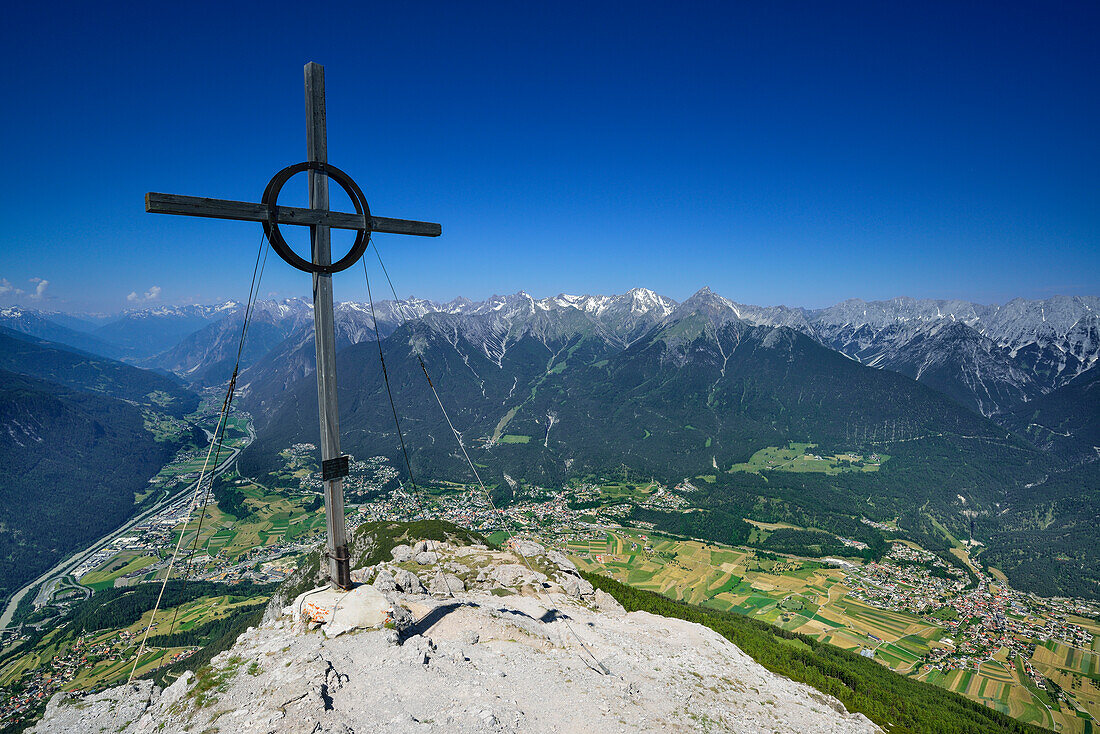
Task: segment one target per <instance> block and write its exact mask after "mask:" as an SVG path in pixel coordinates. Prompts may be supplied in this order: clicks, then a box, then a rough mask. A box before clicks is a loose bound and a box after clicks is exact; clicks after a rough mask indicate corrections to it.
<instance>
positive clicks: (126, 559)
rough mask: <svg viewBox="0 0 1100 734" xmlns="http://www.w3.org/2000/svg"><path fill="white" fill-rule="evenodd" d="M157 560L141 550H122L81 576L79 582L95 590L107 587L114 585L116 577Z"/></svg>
mask: <svg viewBox="0 0 1100 734" xmlns="http://www.w3.org/2000/svg"><path fill="white" fill-rule="evenodd" d="M159 560H160V559H159V558H156V557H154V556H150V555H148V554H146V553H143V552H142V551H137V550H135V551H123V552H122V553H119V554H117V555H116V556H114V557H113V558H111V559H110V560H109V561H107V562H106V563H104V564H103V565H102V566H100V567H99V568H97V569H94V570H93V571H90V572H88V573H86V574H84V575H83V576H81V577H80V583H81V585H82V586H87V587H90V588H92V589H94V590H96V591H99V590H101V589H109V588H111V587H113V586H114V585H115V580H116V579H119V578H122V577H123V576H126V575H128V574H132V573H134V572H136V571H140V570H141V569H143V568H147V567H149V566H151V565H153V564H154V563H156V562H157V561H159Z"/></svg>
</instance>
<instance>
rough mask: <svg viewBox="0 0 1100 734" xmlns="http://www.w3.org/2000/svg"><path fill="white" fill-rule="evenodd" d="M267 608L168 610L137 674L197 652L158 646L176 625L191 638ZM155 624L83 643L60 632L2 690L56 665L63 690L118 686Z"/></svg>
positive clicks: (14, 669)
mask: <svg viewBox="0 0 1100 734" xmlns="http://www.w3.org/2000/svg"><path fill="white" fill-rule="evenodd" d="M168 601H170V600H168ZM266 603H267V597H265V596H253V597H243V596H235V595H232V594H228V593H227V594H225V595H222V596H211V597H202V598H201V599H196V600H193V601H189V602H186V603H184V604H180V605H179V606H178V608H177V607H175V606H168V607H165V608H162V609H161V610H160V611H159V612H158V613H157V618H156V623H155V624H154V626H153V628H152V631H151V633H150V637H149V643H148V646H147V648H146V651H145V652H144V653H143V654H142V657H141V662H140V663H139V664H138V668H137V674H138V675H139V676H140V675H142V674H143V673H146V672H149V671H152V670H154V669H156V668H159V667H161V666H162V665H166V664H168V663H170V662H172V661H174V660H176V659H178V658H179V657H181V656H183V655H186V654H187V653H189V652H190V651H191V650H193V649H194V648H193V647H188V646H174V647H160V646H158V645H157V644H156V643H157V635H158V634H161V635H164V634H168V632H169V629H168V628H169V626H170V625H171V622H172V620H173V619H174V620H175V625H174V627H173V630H174V631H175V632H177V633H179V632H187V631H190V630H193V629H195V628H197V627H200V626H201V625H204V624H206V623H208V622H213V621H216V620H220V619H224V618H225V617H227V616H229V615H231V614H234V613H236V612H239V611H242V610H246V609H254V608H256V607H257V605H261V606H262V605H263V604H266ZM151 621H152V612H151V611H149V612H145V614H143V615H142V616H141V618H140V619H139V620H137V621H136V622H134V623H132V624H130V625H127V626H125V627H116V628H111V629H103V630H96V631H94V632H91V633H88V634H86V635H83V636H82V637H78V636H76V635H74V634H73V633H72V632H71V631H69V630H68V629H65V628H62V629H56V630H54V631H52V632H50V633H49V634H47V635H46V636H45V637H43V638H42V639H41V640H40V641H39V642H38V644H37V645H35V647H34V649H33V650H28V651H27V652H26V653H23V654H21V655H17V656H15V657H14V658H12V659H11V660H9V661H8V662H7V663H6V664H5V665H4V666H3V667H2V668H0V686H10V685H11V684H13V683H15V682H16V681H18V680H19V679H20V678H22V677H23V675H24V674H25V673H27V672H28V671H32V670H35V669H39V668H44V667H46V666H50V665H52V666H53V668H54V670H55V671H56V672H58V673H59V674H61V675H63V676H65V678H66V681H65V683H64V684H63V685H62V686H61V688H62V689H63V690H89V689H91V688H94V687H97V686H106V685H113V684H117V683H119V682H121V681H123V680H125V679H126V678H127V677H128V676H129V674H130V669H131V668H132V667H133V664H134V658H133V655H134V652H135V647H136V645H137V643H138V642H140V639H141V636H142V635H143V634H144V631H145V628H146V627H147V626H148V625H149V624H150V622H151Z"/></svg>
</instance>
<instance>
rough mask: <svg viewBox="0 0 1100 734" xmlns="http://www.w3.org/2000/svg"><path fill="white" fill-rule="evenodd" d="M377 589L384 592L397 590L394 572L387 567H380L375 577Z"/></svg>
mask: <svg viewBox="0 0 1100 734" xmlns="http://www.w3.org/2000/svg"><path fill="white" fill-rule="evenodd" d="M373 586H374V588H375V589H378V591H381V592H382V593H383V594H385V593H389V592H394V591H397V580H396V579H394V577H393V574H391V573H390V572H389V571H387V570H385V569H380V570H379V571H378V575H377V576H375V577H374V584H373Z"/></svg>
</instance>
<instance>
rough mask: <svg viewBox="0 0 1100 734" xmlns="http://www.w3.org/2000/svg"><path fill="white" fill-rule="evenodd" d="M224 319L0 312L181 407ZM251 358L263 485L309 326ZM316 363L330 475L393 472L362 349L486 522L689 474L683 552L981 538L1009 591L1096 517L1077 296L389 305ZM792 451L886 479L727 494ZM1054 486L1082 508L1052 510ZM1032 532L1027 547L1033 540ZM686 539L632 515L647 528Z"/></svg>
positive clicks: (640, 293) (1098, 304)
mask: <svg viewBox="0 0 1100 734" xmlns="http://www.w3.org/2000/svg"><path fill="white" fill-rule="evenodd" d="M242 319H243V307H242V306H241V304H237V303H234V302H227V303H224V304H220V305H216V306H207V307H182V308H178V309H177V308H170V307H161V308H158V309H151V310H146V311H140V312H133V313H130V314H127V315H125V316H124V317H123V318H121V319H118V320H116V321H113V322H109V323H106V324H99V325H91V326H92V328H91V333H90V334H89V333H88V332H87V331H83V332H78V331H76V330H75V329H68V330H67V331H65V330H64V329H67V327H63V326H62V325H61V324H59V323H56V322H52V321H50V318H49V315H46V314H41V313H35V312H30V311H23V310H21V309H6V310H4V311H2V312H0V323H2V324H3V325H6V326H8V327H9V328H12V329H16V330H17V331H21V332H24V333H25V334H33V333H35V332H36V331H37V332H38V333H39V334H43V333H49V334H50V335H51V336H53V337H55V338H56V339H58V340H61V341H64V339H62V337H64V338H68V339H71V340H76V339H78V338H92V339H95V340H97V341H96V342H95V343H92V344H91V346H96V347H97V348H99V349H100V350H101V351H100V352H99V353H101V354H103V353H105V352H107V351H111V352H112V353H113V354H115V355H121V357H122V358H123V359H125V360H126V361H128V362H130V363H131V364H133V365H137V366H140V367H142V368H145V369H144V370H138V371H140V372H143V373H144V374H153V373H157V372H159V373H161V374H162V375H171V376H172V377H171V379H172V380H176V381H182V382H184V383H186V384H188V385H189V386H190V387H191V388H192V389H193V390H202V389H205V388H209V387H216V386H219V385H222V384H224V382H225V381H226V380H227V379H228V378H229V376H230V373H231V370H232V366H233V364H234V361H235V358H236V355H237V349H238V345H239V340H240V335H241V328H242V325H243V322H242ZM375 319H377V331H378V338H379V339H380V343H376V342H375V339H376V336H375ZM157 324H162V325H163V327H162V328H161V330H160V331H159V332H158V331H157V329H158V327H157ZM50 328H52V329H53V331H48V332H47V329H50ZM188 329H190V331H188ZM183 332H186V333H183ZM74 334H75V335H76V336H73V335H74ZM153 334H158V335H157V336H155V337H154V336H152V335H153ZM181 334H182V335H181ZM248 335H249V336H248V339H247V341H246V344H245V348H244V350H243V352H242V371H241V374H240V376H239V378H238V382H237V385H238V388H239V389H240V395H239V404H240V405H241V406H243V407H244V408H246V409H248V410H249V411H250V412H251V413H252V414H253V417H254V419H255V424H256V428H257V439H256V441H255V442H254V443H253V444H252V446H250V447H249V449H248V450H247V451H246V452H244V454H242V457H241V461H240V463H241V467H242V469H243V470H244V471H246V472H248V473H251V474H253V475H262V474H265V473H267V472H270V471H272V469H273V467H274V466H276V465H277V461H278V453H279V452H280V451H281V450H283V449H284V448H285V447H286V446H288V445H290V444H292V443H298V442H315V433H316V430H317V428H316V425H317V423H316V410H317V408H316V388H315V385H314V384H313V380H312V379H311V378H310V375H311V373H312V372H313V369H314V356H313V351H314V345H313V318H312V308H311V305H310V304H309V303H308V302H306V301H304V300H301V299H287V300H283V301H261V302H260V303H259V304H258V305H257V307H256V310H255V313H254V316H253V318H252V321H251V323H250V326H249V331H248ZM42 338H48V337H42ZM108 339H110V341H107V340H108ZM336 339H337V349H338V356H337V371H338V375H339V377H338V383H339V393H340V405H341V415H340V421H341V431H342V436H343V447H344V450H345V451H347V452H350V453H353V454H355V455H357V456H373V455H385V456H388V457H390V458H391V459H392V460H393V461H394V462H395V463H396V464H397V465H398V466H401V465H402V461H403V459H402V456H401V454H400V450H399V442H398V440H397V434H396V430H395V428H394V423H393V416H392V413H391V411H390V407H389V398H388V395H389V391H387V389H386V386H385V384H384V382H383V375H382V370H381V368H380V365H379V361H378V356H379V349H380V348H381V351H382V353H383V354H384V355H385V360H386V363H387V373H388V376H389V379H390V390H391V391H392V394H393V396H394V400H395V402H396V405H397V409H398V413H399V416H400V419H401V422H402V425H401V427H402V429H403V432H404V435H405V440H406V443H407V445H408V447H409V451H410V459H411V467H412V471H413V475H414V476H415V477H416V478H418V479H421V480H427V481H429V482H430V481H433V480H441V479H450V480H455V479H459V480H469V479H472V476H468V474H469V469H468V467H467V466H466V461H465V458H464V456H463V454H462V451H461V450H460V447H459V445H458V443H457V442H456V441H455V437H454V436H453V435H452V433H451V429H450V427H449V426H448V425H447V421H446V419H445V418H444V416H443V414H442V413H441V412H440V410H439V406H438V405H437V404H436V398H435V393H434V392H433V391H432V390H431V387H430V386H429V385H428V383H427V381H426V380H425V379H424V374H423V370H425V369H426V370H427V371H428V372H429V374H430V375H431V377H432V379H433V381H434V385H435V387H436V388H437V389H438V393H439V398H440V400H441V401H442V402H443V404H444V406H445V408H446V409H447V411H448V413H449V415H450V419H451V421H452V422H453V424H454V426H455V428H456V429H457V431H458V433H459V434H460V436H461V440H462V444H463V447H464V448H465V449H466V450H467V451H468V452H469V453H470V455H471V458H472V460H473V461H474V462H475V463H477V464H479V465H480V466H481V467H482V468H481V473H482V475H483V478H484V479H485V480H486V481H487V482H488V483H490V484H492V485H493V487H494V488H495V489H494V492H495V493H496V494H497V495H498V496H499V497H500V499H501V500H502V501H510V499H512V498H514V497H517V496H521V495H522V494H523V493H524V492H527V491H537V490H532V488H537V487H539V486H547V485H550V486H552V485H553V484H554V483H557V482H564V481H573V480H577V479H583V478H584V477H586V476H594V475H596V476H598V475H606V473H607V472H609V471H622V472H623V473H624V475H631V473H633V475H634V476H637V477H642V476H645V477H647V478H649V477H653V478H660V479H662V480H664V481H668V482H675V481H679V480H681V479H683V478H684V477H698V476H700V475H706V476H707V481H706V482H701V483H700V482H699V481H698V480H696V483H697V484H701V485H702V486H703V491H701V492H699V493H697V494H696V495H695V496H694V499H693V504H695V505H696V510H697V512H695V513H693V514H691V515H690V519H691V521H692V523H694V525H693V527H692V528H691V531H690V533H688V534H696V535H706V536H707V537H711V538H713V539H718V540H726V541H730V542H733V541H737V540H738V539H739V537H740V536H739V533H741V532H742V530H743V527H744V524H743V523H742V522H741V519H740V518H742V517H752V518H754V519H756V520H763V521H770V522H789V523H791V524H795V525H800V526H806V527H815V528H821V529H827V530H830V532H837V533H842V534H844V535H846V536H847V537H866V539H867V540H868V541H870V542H872V543H875V542H881V537H878V536H877V535H876V537H874V538H872V537H868V536H867V534H868V533H869V532H871V531H869V530H868V529H867V528H868V526H866V525H865V524H862V522H861V521H862V519H870V520H872V521H882V522H886V521H893V520H897V521H898V522H899V524H900V525H901V526H902V527H904V528H905V530H906V532H907V533H908V534H909V535H910V536H911V537H914V538H915V539H918V540H919V541H920V542H921V543H922V544H923V545H925V546H926V547H929V548H932V549H935V548H937V547H939V548H940V549H942V550H945V549H946V548H947V547H948V545H949V544H950V542H954V541H953V540H951V538H958V537H963V536H965V534H966V533H968V532H974V531H975V528H977V531H978V532H979V533H980V534H982V536H983V537H986V538H989V539H991V541H993V540H995V545H996V548H994V549H991V551H990V553H991V556H990V557H993V556H994V555H996V554H998V553H999V554H1000V555H999V557H1000V558H1002V559H1006V561H1005V562H1006V564H1007V563H1012V564H1015V568H1017V569H1024V568H1026V567H1027V559H1028V558H1037V557H1038V556H1039V555H1041V554H1042V552H1043V543H1042V540H1041V538H1042V537H1048V536H1049V533H1050V532H1052V528H1061V531H1059V532H1060V533H1061V534H1060V535H1059V536H1058V538H1059V540H1058V542H1059V543H1061V544H1062V545H1063V546H1068V545H1072V543H1073V542H1074V538H1078V537H1083V536H1080V532H1081V528H1083V525H1082V524H1081V523H1082V517H1083V515H1082V509H1081V508H1082V505H1081V502H1082V501H1085V502H1086V504H1085V505H1084V506H1088V502H1089V501H1091V498H1095V497H1096V495H1097V494H1098V493H1100V487H1097V486H1094V485H1095V484H1096V481H1095V479H1096V476H1097V475H1096V474H1095V472H1092V471H1091V469H1089V470H1083V469H1077V467H1082V466H1092V465H1093V462H1095V460H1096V459H1097V458H1098V454H1097V449H1096V448H1095V447H1096V446H1097V445H1098V444H1100V437H1098V426H1097V424H1098V419H1097V416H1098V415H1100V405H1098V403H1097V396H1098V395H1100V391H1098V389H1096V388H1095V387H1094V386H1095V384H1096V382H1097V379H1098V375H1100V368H1098V367H1097V366H1096V361H1097V358H1098V356H1100V299H1098V298H1095V297H1072V298H1071V297H1055V298H1051V299H1047V300H1043V301H1026V300H1023V299H1017V300H1014V301H1011V302H1009V303H1007V304H1004V305H1001V306H983V305H980V304H974V303H968V302H963V301H932V300H915V299H906V298H898V299H893V300H890V301H876V302H864V301H859V300H849V301H845V302H843V303H841V304H837V305H835V306H831V307H829V308H824V309H817V310H811V309H801V308H789V307H785V306H771V307H760V306H753V305H746V304H741V303H737V302H735V301H732V300H730V299H727V298H725V297H723V296H720V295H718V294H715V293H713V292H711V291H710V290H709V289H706V288H704V289H702V290H700V291H699V292H697V293H696V294H694V295H693V296H691V297H690V298H688V299H687V300H685V301H683V302H682V303H678V302H676V301H674V300H673V299H670V298H667V297H664V296H661V295H659V294H657V293H654V292H653V291H650V290H647V289H642V288H638V289H633V290H631V291H628V292H627V293H624V294H620V295H613V296H570V295H558V296H554V297H551V298H543V299H536V298H534V297H532V296H530V295H528V294H526V293H522V292H521V293H517V294H514V295H509V296H494V297H492V298H489V299H487V300H485V301H477V302H475V301H470V300H467V299H462V298H458V299H455V300H453V301H450V302H447V303H438V302H434V301H428V300H424V299H417V298H410V299H408V300H405V301H399V302H398V301H380V302H376V303H375V304H373V309H372V307H371V305H370V304H363V303H355V302H346V303H341V304H338V305H337V307H336ZM173 340H174V342H173ZM169 342H172V343H171V344H169ZM70 343H71V342H70ZM166 344H167V345H168V346H165V345H166ZM103 345H106V346H103ZM136 345H142V347H141V348H138V346H136ZM115 364H118V363H115ZM120 366H121V365H120ZM0 368H4V365H2V364H0ZM150 371H151V372H150ZM162 379H163V378H162ZM173 384H176V385H177V387H178V385H179V384H180V383H179V382H176V383H173ZM792 441H793V442H800V443H813V444H817V445H818V449H817V450H819V451H822V452H826V453H828V452H845V451H853V452H861V453H863V454H867V455H878V454H882V455H883V456H885V457H886V459H884V460H882V464H881V467H880V468H879V470H878V471H873V472H844V473H841V474H839V475H836V476H826V475H818V474H804V473H798V474H796V473H790V472H781V471H765V472H761V473H746V472H737V471H731V468H732V467H734V466H735V465H738V464H741V463H744V462H747V461H749V459H750V457H751V456H752V455H753V454H754V452H757V451H759V450H761V449H763V448H766V447H768V446H783V445H786V444H787V443H789V442H792ZM1074 471H1082V472H1084V473H1082V474H1080V475H1079V476H1081V477H1083V479H1082V482H1083V484H1081V485H1080V492H1079V493H1078V495H1076V496H1075V497H1074V498H1073V500H1072V501H1070V500H1069V499H1067V494H1066V493H1067V490H1066V487H1068V486H1071V485H1072V482H1069V481H1068V480H1066V479H1065V477H1066V476H1069V475H1068V474H1067V472H1074ZM1082 498H1084V499H1082ZM1040 511H1041V512H1046V513H1048V514H1049V515H1050V517H1049V518H1048V519H1049V522H1047V523H1046V524H1045V525H1042V524H1041V523H1040V524H1036V523H1035V522H1033V521H1032V518H1033V517H1035V514H1036V513H1038V512H1040ZM1051 513H1052V514H1051ZM1086 514H1087V513H1086ZM684 517H687V516H681V517H672V516H665V515H661V514H660V513H649V514H647V515H646V519H647V521H650V522H654V523H655V524H657V526H658V527H662V526H663V527H665V529H671V528H672V526H675V525H676V524H677V523H682V522H684V519H683V518H684ZM1075 528H1076V529H1075ZM1044 532H1045V533H1047V534H1048V536H1043V535H1042V533H1044ZM871 535H875V533H871ZM1007 538H1011V539H1012V540H1006V539H1007ZM1009 548H1011V549H1012V551H1013V553H1015V554H1016V555H1011V554H1008V553H1007V551H1006V549H1009ZM1021 549H1022V550H1021ZM1020 553H1023V556H1020ZM1063 555H1064V556H1065V557H1066V558H1068V559H1069V560H1068V561H1067V562H1066V564H1063V566H1060V567H1059V568H1058V569H1052V570H1051V571H1050V573H1047V574H1045V578H1046V581H1047V584H1048V589H1049V587H1050V585H1051V584H1053V587H1054V588H1058V589H1062V590H1070V591H1072V592H1073V593H1075V594H1079V595H1086V596H1088V595H1097V594H1100V574H1098V573H1097V557H1096V556H1097V554H1096V553H1095V550H1094V549H1093V550H1088V549H1086V550H1085V551H1084V552H1083V554H1079V555H1074V554H1072V553H1071V554H1063ZM1010 556H1011V557H1010ZM1039 583H1040V580H1038V579H1034V580H1033V585H1038V584H1039Z"/></svg>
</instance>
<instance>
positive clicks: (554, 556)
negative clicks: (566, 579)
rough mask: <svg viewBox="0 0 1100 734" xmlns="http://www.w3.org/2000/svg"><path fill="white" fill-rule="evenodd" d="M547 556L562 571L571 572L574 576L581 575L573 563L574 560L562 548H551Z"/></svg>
mask: <svg viewBox="0 0 1100 734" xmlns="http://www.w3.org/2000/svg"><path fill="white" fill-rule="evenodd" d="M546 558H547V560H549V561H550V562H551V563H553V564H554V565H555V566H557V567H558V568H559V569H561V570H562V571H565V572H566V573H571V574H573V575H574V576H579V575H580V574H579V573H578V571H577V567H576V566H575V565H573V562H572V561H571V560H569V558H568V557H567V556H566V555H565V554H564V553H562V552H561V551H560V550H550V551H549V552H547V554H546Z"/></svg>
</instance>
